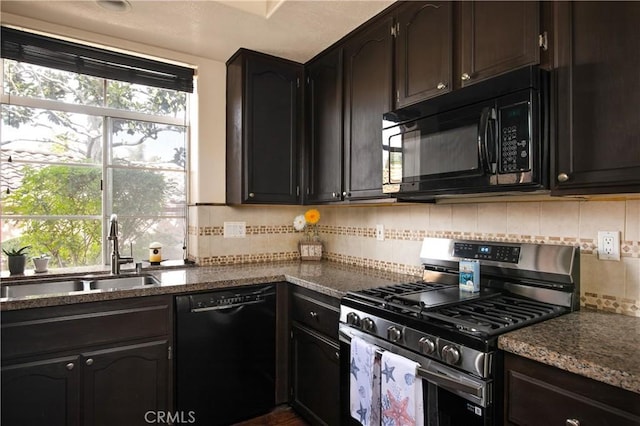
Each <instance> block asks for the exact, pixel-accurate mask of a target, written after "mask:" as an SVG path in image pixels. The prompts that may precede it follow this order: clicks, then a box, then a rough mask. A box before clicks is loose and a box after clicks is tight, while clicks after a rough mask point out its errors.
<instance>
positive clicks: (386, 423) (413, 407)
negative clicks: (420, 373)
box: [380, 351, 424, 426]
mask: <svg viewBox="0 0 640 426" xmlns="http://www.w3.org/2000/svg"><path fill="white" fill-rule="evenodd" d="M418 366H419V364H418V363H417V362H414V361H411V360H409V359H407V358H405V357H402V356H400V355H397V354H394V353H391V352H388V351H385V352H384V353H383V354H382V359H381V362H380V382H381V385H380V393H381V403H382V406H381V416H382V418H381V425H382V426H423V425H424V403H423V400H422V379H420V377H417V376H416V372H417V368H418Z"/></svg>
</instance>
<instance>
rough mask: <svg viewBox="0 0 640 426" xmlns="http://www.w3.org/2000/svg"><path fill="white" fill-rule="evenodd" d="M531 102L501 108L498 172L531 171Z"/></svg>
mask: <svg viewBox="0 0 640 426" xmlns="http://www.w3.org/2000/svg"><path fill="white" fill-rule="evenodd" d="M529 111H530V108H529V102H523V103H520V104H516V105H510V106H507V107H503V108H500V129H499V135H498V136H499V147H500V148H499V153H498V154H499V155H500V161H499V163H498V171H499V172H500V173H517V172H526V171H529V170H531V161H532V160H531V128H530V126H529V123H530V120H529Z"/></svg>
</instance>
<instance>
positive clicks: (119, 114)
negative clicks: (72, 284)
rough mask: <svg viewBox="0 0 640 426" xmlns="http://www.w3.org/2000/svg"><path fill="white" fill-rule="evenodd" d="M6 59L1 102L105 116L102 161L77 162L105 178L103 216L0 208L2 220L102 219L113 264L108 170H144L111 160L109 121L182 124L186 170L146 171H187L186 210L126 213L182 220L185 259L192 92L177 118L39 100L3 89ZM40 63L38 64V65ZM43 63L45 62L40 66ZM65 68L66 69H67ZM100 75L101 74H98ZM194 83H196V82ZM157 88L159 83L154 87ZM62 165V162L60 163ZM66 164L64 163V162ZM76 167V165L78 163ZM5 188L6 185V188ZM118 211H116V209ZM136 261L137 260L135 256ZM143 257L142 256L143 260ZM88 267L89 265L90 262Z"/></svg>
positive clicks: (0, 75) (106, 258)
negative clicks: (7, 211)
mask: <svg viewBox="0 0 640 426" xmlns="http://www.w3.org/2000/svg"><path fill="white" fill-rule="evenodd" d="M4 61H5V59H4V58H0V66H1V67H2V69H1V70H0V104H2V105H8V106H18V107H29V108H40V109H46V110H51V111H60V112H65V113H76V114H83V115H91V116H97V117H102V119H103V132H102V150H103V152H102V161H101V163H98V164H95V165H93V166H91V165H80V164H79V165H77V166H79V167H96V168H98V167H99V168H100V169H101V179H102V191H101V196H102V200H101V201H102V212H101V216H97V215H77V216H75V215H74V216H43V215H6V214H4V212H3V211H0V220H6V219H23V220H24V219H34V220H39V219H72V220H73V219H82V220H100V222H101V224H102V233H101V234H102V243H101V244H102V250H101V251H102V264H103V265H108V264H109V263H110V258H111V255H110V244H109V241H108V238H107V237H108V235H107V233H108V230H109V224H108V221H109V218H110V216H111V213H112V202H113V194H112V192H113V188H111V187H110V184H111V182H110V180H109V179H108V173H109V170H110V169H114V168H119V169H128V170H141V168H140V167H126V166H122V165H115V164H112V163H111V158H110V157H109V152H110V149H111V146H110V145H109V144H110V143H111V139H112V135H111V132H110V129H109V126H108V123H109V122H110V121H111V120H117V119H123V120H132V121H143V122H152V123H155V124H161V125H170V126H180V127H184V129H185V130H184V138H185V141H184V142H185V143H184V147H185V150H186V156H185V167H184V170H177V169H168V168H167V169H165V168H161V167H153V168H148V169H147V168H144V170H153V171H156V172H172V173H183V174H184V197H183V199H184V212H183V214H182V215H162V214H160V215H157V216H146V215H136V216H127V217H131V218H153V219H157V220H162V219H172V220H176V219H182V220H183V221H184V235H183V257H184V258H186V253H185V252H184V250H186V247H188V238H189V233H188V228H189V194H190V179H189V176H190V155H189V153H190V151H191V125H190V121H191V120H190V117H191V111H190V108H191V103H192V100H191V99H190V95H191V93H190V92H185V91H182V93H185V95H186V97H185V113H184V118H177V117H171V116H160V115H153V114H148V113H142V112H135V111H130V110H121V109H117V108H110V107H106V106H105V107H100V106H93V105H81V104H72V103H66V102H61V101H55V100H50V99H38V98H31V97H27V96H20V95H9V94H7V93H5V91H4ZM16 62H20V61H16ZM35 65H38V64H35ZM40 66H42V65H40ZM52 69H56V68H52ZM64 71H66V70H64ZM75 74H79V73H75ZM99 78H101V77H99ZM106 81H107V79H105V82H106ZM126 83H131V84H139V83H135V82H126ZM194 83H195V82H194ZM148 87H154V86H150V85H148ZM155 87H157V86H155ZM171 90H175V89H171ZM6 162H7V160H6V159H5V158H1V159H0V167H1V166H2V163H6ZM12 162H13V163H16V164H45V165H49V164H56V163H55V162H52V163H42V162H36V161H31V160H20V159H13V160H12ZM57 164H60V163H57ZM62 164H65V163H62ZM73 166H76V165H75V164H74V165H73ZM3 189H4V188H3ZM113 213H116V214H117V212H113ZM120 251H121V252H122V253H124V254H128V249H127V248H126V247H123V246H122V244H121V247H120ZM136 260H137V259H136ZM140 260H142V259H140ZM88 266H89V265H88Z"/></svg>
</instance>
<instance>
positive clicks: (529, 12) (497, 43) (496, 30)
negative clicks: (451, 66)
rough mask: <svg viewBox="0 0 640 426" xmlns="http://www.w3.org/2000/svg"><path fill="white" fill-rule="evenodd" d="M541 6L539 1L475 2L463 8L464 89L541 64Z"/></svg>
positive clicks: (461, 24)
mask: <svg viewBox="0 0 640 426" xmlns="http://www.w3.org/2000/svg"><path fill="white" fill-rule="evenodd" d="M539 27H540V4H539V2H535V1H473V2H464V3H462V4H461V16H460V42H461V46H460V49H461V50H460V68H459V73H458V75H457V77H456V78H459V79H460V80H459V81H460V84H461V86H462V87H464V86H467V85H469V84H473V83H475V82H477V81H481V80H484V79H486V78H489V77H492V76H494V75H497V74H501V73H504V72H507V71H511V70H513V69H516V68H520V67H523V66H525V65H530V64H537V63H539V62H540V48H539V46H538V35H539Z"/></svg>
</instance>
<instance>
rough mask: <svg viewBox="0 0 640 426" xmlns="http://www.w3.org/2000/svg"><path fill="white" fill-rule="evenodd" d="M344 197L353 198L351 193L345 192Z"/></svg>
mask: <svg viewBox="0 0 640 426" xmlns="http://www.w3.org/2000/svg"><path fill="white" fill-rule="evenodd" d="M342 196H343V197H350V196H351V193H350V192H347V191H345V192H343V193H342Z"/></svg>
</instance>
